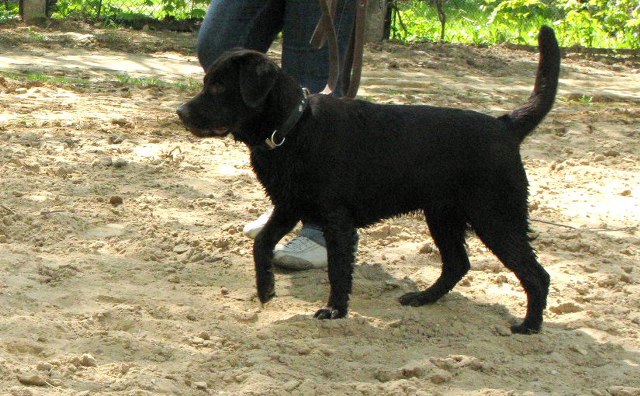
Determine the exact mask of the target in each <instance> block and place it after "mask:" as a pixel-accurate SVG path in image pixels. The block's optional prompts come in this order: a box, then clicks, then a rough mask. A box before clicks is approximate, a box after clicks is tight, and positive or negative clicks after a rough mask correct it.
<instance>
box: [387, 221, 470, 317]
mask: <svg viewBox="0 0 640 396" xmlns="http://www.w3.org/2000/svg"><path fill="white" fill-rule="evenodd" d="M425 215H426V217H427V224H428V225H429V230H430V232H431V237H432V238H433V241H434V242H435V244H436V246H437V247H438V249H439V250H440V256H441V257H442V273H441V274H440V277H439V278H438V280H436V282H435V283H434V284H433V285H431V287H429V288H428V289H426V290H424V291H421V292H412V293H407V294H404V295H402V296H401V297H400V299H399V301H400V303H401V304H402V305H411V306H414V307H417V306H421V305H425V304H431V303H434V302H436V301H437V300H438V299H440V298H441V297H442V296H444V295H445V294H447V293H448V292H449V291H451V289H453V287H454V286H455V285H456V284H457V283H458V282H459V281H460V279H462V277H463V276H464V275H465V274H466V273H467V271H469V267H470V264H469V257H468V256H467V251H466V249H465V245H464V234H465V229H466V222H465V220H464V218H463V217H462V215H461V214H460V213H458V212H457V211H456V210H446V209H440V210H425Z"/></svg>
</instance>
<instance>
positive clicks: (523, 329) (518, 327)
mask: <svg viewBox="0 0 640 396" xmlns="http://www.w3.org/2000/svg"><path fill="white" fill-rule="evenodd" d="M539 332H540V326H536V327H531V326H528V325H526V324H524V323H521V324H515V325H513V326H511V333H512V334H538V333H539Z"/></svg>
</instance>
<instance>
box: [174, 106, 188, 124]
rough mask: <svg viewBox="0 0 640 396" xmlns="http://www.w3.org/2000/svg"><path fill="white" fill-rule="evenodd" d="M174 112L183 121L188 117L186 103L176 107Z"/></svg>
mask: <svg viewBox="0 0 640 396" xmlns="http://www.w3.org/2000/svg"><path fill="white" fill-rule="evenodd" d="M176 113H178V117H180V119H181V120H183V121H184V120H186V119H188V118H189V109H188V108H187V105H186V104H183V105H182V106H180V107H178V108H177V109H176Z"/></svg>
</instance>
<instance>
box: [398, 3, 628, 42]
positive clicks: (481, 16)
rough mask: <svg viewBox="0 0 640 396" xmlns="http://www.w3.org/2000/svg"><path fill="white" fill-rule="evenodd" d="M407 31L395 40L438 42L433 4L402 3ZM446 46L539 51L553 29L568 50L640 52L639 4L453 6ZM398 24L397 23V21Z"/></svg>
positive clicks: (449, 5)
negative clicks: (543, 35)
mask: <svg viewBox="0 0 640 396" xmlns="http://www.w3.org/2000/svg"><path fill="white" fill-rule="evenodd" d="M397 5H398V8H399V9H400V18H401V20H402V22H403V26H396V27H395V30H394V32H395V35H394V38H397V39H400V40H402V41H407V42H412V41H436V40H438V39H439V22H438V16H437V12H436V9H435V6H433V5H432V4H431V1H425V0H409V1H399V0H398V1H397ZM445 11H446V13H447V34H446V36H445V40H446V41H451V42H460V43H470V44H495V43H501V42H513V43H519V44H528V45H535V44H536V38H537V35H538V30H539V29H540V26H541V25H543V24H546V25H551V26H553V27H554V28H555V29H556V33H557V35H558V38H559V40H560V43H561V45H563V46H574V45H579V46H586V47H603V48H633V49H640V2H638V0H449V1H448V2H447V3H446V6H445ZM397 20H398V19H397Z"/></svg>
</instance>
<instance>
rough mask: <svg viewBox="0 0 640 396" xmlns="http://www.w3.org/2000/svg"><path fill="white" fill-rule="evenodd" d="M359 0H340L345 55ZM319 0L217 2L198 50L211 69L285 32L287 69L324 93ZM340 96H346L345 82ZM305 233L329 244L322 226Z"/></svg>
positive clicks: (260, 48)
mask: <svg viewBox="0 0 640 396" xmlns="http://www.w3.org/2000/svg"><path fill="white" fill-rule="evenodd" d="M355 12H356V2H355V0H338V6H337V12H336V18H335V24H336V34H337V35H338V47H339V51H340V59H344V56H345V54H346V50H347V48H348V46H349V44H350V38H351V31H352V29H353V22H354V20H355ZM320 15H321V13H320V5H319V4H318V1H317V0H212V1H211V5H210V6H209V9H208V10H207V15H206V16H205V18H204V21H203V22H202V26H201V27H200V32H199V33H198V41H197V44H196V52H197V55H198V60H199V61H200V65H202V68H203V69H204V70H205V71H207V70H208V69H209V67H210V66H211V65H212V64H213V62H214V61H215V60H216V59H217V58H218V57H219V56H220V55H221V54H222V53H223V52H224V51H226V50H229V49H231V48H234V47H244V48H249V49H253V50H256V51H260V52H267V50H268V49H269V47H271V44H273V41H274V40H275V39H276V38H277V36H278V34H279V33H282V70H283V71H284V72H285V73H287V74H288V75H290V76H292V77H294V78H295V79H296V80H298V82H299V83H300V84H301V85H302V86H304V87H306V88H308V89H309V90H310V91H311V92H320V91H322V90H323V89H324V87H325V85H326V84H327V79H328V77H329V50H328V48H327V46H326V45H325V47H324V48H322V49H319V50H318V49H315V48H314V47H312V46H311V44H309V41H310V40H311V36H312V35H313V31H314V29H315V27H316V25H317V23H318V21H319V20H320ZM340 85H341V84H338V87H336V92H335V93H334V94H335V95H340V94H341V92H340V91H339V89H340V88H339V86H340ZM300 235H303V236H306V237H307V238H309V239H311V240H313V241H315V242H316V243H319V244H320V245H322V246H326V242H325V240H324V236H323V234H322V230H321V229H320V227H318V226H317V225H314V224H309V223H305V224H304V226H303V229H302V232H301V233H300Z"/></svg>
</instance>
